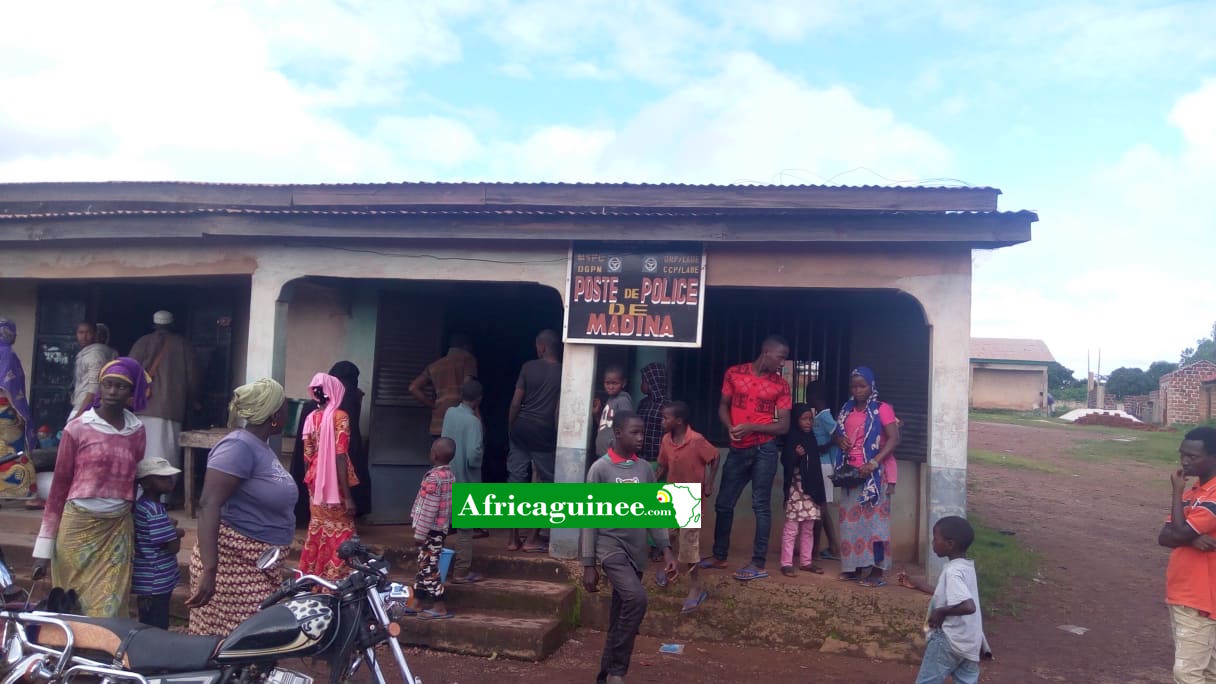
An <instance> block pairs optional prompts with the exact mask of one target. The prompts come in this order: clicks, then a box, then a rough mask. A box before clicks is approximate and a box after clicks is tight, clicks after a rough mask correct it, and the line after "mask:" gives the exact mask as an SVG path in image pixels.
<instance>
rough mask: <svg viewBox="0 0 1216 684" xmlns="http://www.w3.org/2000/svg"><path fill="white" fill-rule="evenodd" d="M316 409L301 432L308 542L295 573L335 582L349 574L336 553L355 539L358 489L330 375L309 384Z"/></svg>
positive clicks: (339, 393)
mask: <svg viewBox="0 0 1216 684" xmlns="http://www.w3.org/2000/svg"><path fill="white" fill-rule="evenodd" d="M309 388H310V389H311V390H312V394H313V397H314V398H315V399H316V400H317V403H318V405H319V408H318V409H317V410H316V411H313V412H312V413H310V414H308V419H307V424H306V425H305V426H304V428H303V429H302V430H301V431H300V432H301V433H302V434H303V439H304V462H305V463H306V464H307V466H308V472H307V474H306V475H305V476H304V484H305V486H306V487H307V488H308V496H309V501H310V504H311V505H310V507H309V513H310V516H309V521H308V538H307V539H306V540H305V542H304V550H303V551H302V552H301V553H300V572H303V573H305V574H309V575H317V576H318V577H324V578H325V579H327V580H330V581H331V582H337V581H339V580H341V579H343V578H345V577H346V576H347V574H349V573H348V572H347V571H346V564H345V563H343V562H342V560H341V559H339V558H338V547H339V546H341V545H342V542H344V541H346V540H347V539H350V538H351V537H353V536H355V500H354V498H353V497H352V496H351V487H354V486H356V485H358V484H359V480H358V479H357V478H356V477H355V470H354V468H353V467H352V466H351V462H350V459H349V458H348V454H349V448H350V417H349V416H347V414H346V411H343V410H342V409H340V408H338V407H339V406H341V405H342V398H343V396H344V395H345V393H346V388H345V387H343V386H342V382H341V381H340V380H338V378H336V377H334V376H332V375H326V374H325V373H317V374H316V375H315V376H313V379H312V382H311V383H310V384H309Z"/></svg>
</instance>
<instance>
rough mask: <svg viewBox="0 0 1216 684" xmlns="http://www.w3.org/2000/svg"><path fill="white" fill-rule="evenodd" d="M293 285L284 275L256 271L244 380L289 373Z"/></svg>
mask: <svg viewBox="0 0 1216 684" xmlns="http://www.w3.org/2000/svg"><path fill="white" fill-rule="evenodd" d="M291 290H292V288H291V287H290V286H287V285H286V281H284V280H283V279H282V278H281V277H276V276H273V275H266V274H264V273H262V272H261V270H258V271H255V272H254V274H253V281H252V283H251V286H250V288H249V345H248V351H247V352H246V358H245V361H246V365H245V382H253V381H254V380H257V379H258V378H274V379H275V380H278V381H279V382H284V380H285V378H286V375H287V307H288V306H289V304H290V302H291Z"/></svg>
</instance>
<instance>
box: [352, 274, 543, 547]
mask: <svg viewBox="0 0 1216 684" xmlns="http://www.w3.org/2000/svg"><path fill="white" fill-rule="evenodd" d="M562 311H563V310H562V302H561V298H560V296H559V295H558V293H557V292H556V291H554V290H553V289H552V288H548V287H544V286H541V285H533V284H524V283H520V284H514V283H512V284H480V283H431V282H426V283H408V282H400V283H386V284H385V286H384V289H382V290H381V293H380V313H379V318H378V321H377V334H376V338H377V339H376V362H375V374H374V377H373V380H372V416H371V425H370V434H369V456H370V463H371V466H372V469H373V472H372V477H373V478H374V479H375V481H376V483H377V487H374V488H373V496H374V501H373V509H374V510H373V513H372V519H373V520H374V521H375V522H378V523H392V522H404V521H405V520H407V519H408V517H409V511H410V508H411V507H412V505H413V499H414V493H415V492H417V489H418V483H419V482H420V481H421V478H422V475H423V474H424V473H425V472H426V470H427V468H429V467H430V463H429V461H428V453H429V450H430V438H429V434H428V431H427V425H428V424H429V422H430V411H429V409H427V408H425V407H424V406H422V405H421V404H419V403H417V402H416V401H415V400H414V399H413V398H412V397H411V396H409V392H408V387H409V384H410V382H411V381H413V379H414V378H415V377H417V376H418V374H419V373H421V372H422V370H423V369H424V368H426V366H427V365H428V364H430V363H431V362H433V361H435V360H436V359H438V358H439V357H440V356H442V355H443V354H445V353H446V352H447V345H448V342H449V340H450V339H451V336H452V334H453V333H455V332H463V333H465V334H467V335H469V336H470V337H471V338H472V341H473V353H474V355H475V356H476V357H477V364H478V375H479V378H478V379H479V380H481V383H482V385H483V386H484V387H485V397H484V398H483V400H482V409H481V413H482V418H483V420H484V423H485V463H484V464H483V466H482V477H483V478H484V479H485V480H486V481H487V482H503V481H505V480H506V459H507V448H508V447H507V413H508V409H509V407H510V404H511V397H512V396H513V395H514V393H515V382H516V380H517V379H518V377H519V369H520V367H521V366H522V365H523V364H524V363H525V362H526V361H529V360H531V359H534V358H536V345H535V341H536V334H537V333H538V332H540V331H541V330H543V329H545V328H550V329H552V330H554V331H556V332H559V333H560V330H561V323H562ZM381 482H384V483H385V484H386V485H387V486H379V485H380V483H381Z"/></svg>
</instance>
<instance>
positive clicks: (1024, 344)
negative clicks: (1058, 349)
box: [971, 337, 1056, 363]
mask: <svg viewBox="0 0 1216 684" xmlns="http://www.w3.org/2000/svg"><path fill="white" fill-rule="evenodd" d="M971 358H972V359H984V360H986V361H1029V362H1033V363H1051V362H1053V361H1055V360H1056V359H1055V357H1054V356H1052V355H1051V350H1049V349H1048V348H1047V343H1046V342H1044V341H1043V340H1028V339H1017V338H1008V337H972V338H971Z"/></svg>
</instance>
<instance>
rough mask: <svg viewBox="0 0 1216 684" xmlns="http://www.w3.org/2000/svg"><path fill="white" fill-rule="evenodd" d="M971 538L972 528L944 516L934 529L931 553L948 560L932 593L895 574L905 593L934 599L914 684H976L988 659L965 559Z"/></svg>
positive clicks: (973, 584) (970, 568) (970, 569)
mask: <svg viewBox="0 0 1216 684" xmlns="http://www.w3.org/2000/svg"><path fill="white" fill-rule="evenodd" d="M974 539H975V532H974V530H972V529H971V524H970V523H968V522H967V521H966V520H965V519H963V518H960V517H958V516H954V515H952V516H949V517H945V518H942V519H941V520H939V521H937V524H936V525H934V526H933V553H935V554H936V555H937V556H939V557H942V558H948V559H949V561H947V562H946V566H945V567H944V568H942V573H941V576H940V577H938V578H937V587H935V588H931V587H930V586H929V584H928V583H927V582H925V580H924V579H923V578H912V577H908V575H907V574H905V573H900V574H899V583H900V585H902V586H905V587H908V588H909V589H917V590H920V591H923V592H925V593H926V594H933V599H932V600H931V601H930V602H929V618H928V625H929V640H928V643H927V644H925V656H924V658H923V659H922V660H921V664H920V673H919V674H918V675H917V676H916V684H940V683H941V682H944V681H945V680H946V677H947V676H951V677H953V678H954V682H955V684H975V682H977V681H979V677H980V657H981V655H984V654H987V652H988V649H987V643H986V641H985V639H984V621H983V617H982V615H981V613H980V592H979V588H978V587H977V586H976V580H975V563H974V562H973V561H971V560H970V559H968V558H967V557H966V555H967V549H968V548H969V547H970V546H971V542H972V541H973V540H974Z"/></svg>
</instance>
